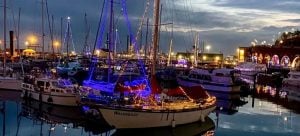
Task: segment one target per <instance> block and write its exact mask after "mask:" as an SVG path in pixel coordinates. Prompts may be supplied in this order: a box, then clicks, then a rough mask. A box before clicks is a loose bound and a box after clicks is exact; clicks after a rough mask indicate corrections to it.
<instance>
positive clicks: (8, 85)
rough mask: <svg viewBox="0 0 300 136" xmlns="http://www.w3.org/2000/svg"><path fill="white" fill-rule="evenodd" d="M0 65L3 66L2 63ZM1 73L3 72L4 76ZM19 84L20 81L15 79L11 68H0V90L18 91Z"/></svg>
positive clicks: (19, 88)
mask: <svg viewBox="0 0 300 136" xmlns="http://www.w3.org/2000/svg"><path fill="white" fill-rule="evenodd" d="M0 65H3V63H0ZM3 72H5V74H4V73H3ZM4 75H5V76H4ZM21 83H22V81H21V80H20V79H18V78H17V77H16V74H14V73H13V69H12V68H10V67H7V66H6V67H5V68H3V67H0V89H3V90H19V91H20V90H21Z"/></svg>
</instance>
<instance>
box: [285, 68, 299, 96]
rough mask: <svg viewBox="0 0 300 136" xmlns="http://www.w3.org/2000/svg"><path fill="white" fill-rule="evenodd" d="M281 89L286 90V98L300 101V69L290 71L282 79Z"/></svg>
mask: <svg viewBox="0 0 300 136" xmlns="http://www.w3.org/2000/svg"><path fill="white" fill-rule="evenodd" d="M282 90H283V91H286V92H288V95H287V97H288V100H295V101H300V71H291V72H289V74H288V78H284V79H283V81H282Z"/></svg>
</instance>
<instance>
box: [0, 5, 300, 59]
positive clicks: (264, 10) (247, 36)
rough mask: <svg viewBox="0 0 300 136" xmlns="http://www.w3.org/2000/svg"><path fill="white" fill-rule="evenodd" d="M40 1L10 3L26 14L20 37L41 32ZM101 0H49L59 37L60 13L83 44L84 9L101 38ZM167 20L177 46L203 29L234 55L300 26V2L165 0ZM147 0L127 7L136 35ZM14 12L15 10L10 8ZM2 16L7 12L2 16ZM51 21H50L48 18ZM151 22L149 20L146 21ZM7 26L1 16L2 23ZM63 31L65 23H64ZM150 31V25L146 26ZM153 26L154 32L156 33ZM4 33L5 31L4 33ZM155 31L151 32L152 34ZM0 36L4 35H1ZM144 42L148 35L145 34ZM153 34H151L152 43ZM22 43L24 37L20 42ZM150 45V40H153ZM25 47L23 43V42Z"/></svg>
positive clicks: (122, 30)
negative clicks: (256, 43)
mask: <svg viewBox="0 0 300 136" xmlns="http://www.w3.org/2000/svg"><path fill="white" fill-rule="evenodd" d="M40 2H41V0H32V1H25V0H11V1H9V2H8V5H9V7H11V8H13V9H14V12H15V13H17V9H18V8H19V7H20V8H21V9H22V14H21V29H22V31H21V34H22V35H21V36H20V38H21V41H25V40H26V34H28V33H32V32H34V33H35V34H37V35H41V34H40V33H41V3H40ZM102 2H103V1H99V0H88V1H83V0H72V2H71V3H70V0H51V1H49V0H48V7H49V12H50V15H53V16H54V19H55V22H54V24H55V28H56V29H55V32H56V37H57V38H59V37H60V31H61V30H60V18H61V17H66V16H71V17H72V30H73V38H74V43H75V45H76V46H77V48H78V50H81V49H82V45H83V43H84V36H85V35H86V33H85V31H86V30H85V23H84V14H85V13H87V17H88V23H89V25H90V26H91V32H90V37H89V43H90V44H91V45H93V43H94V39H95V37H96V31H97V26H98V20H99V16H100V13H101V7H102ZM161 2H162V6H163V10H162V23H170V22H172V21H173V23H174V24H173V30H174V39H176V42H174V49H176V50H177V51H185V50H186V49H190V47H191V46H192V45H193V37H195V34H196V33H197V32H199V33H200V37H201V40H203V41H206V42H207V43H211V44H213V47H214V48H212V51H213V52H219V51H220V50H221V51H222V52H223V53H225V55H228V54H234V53H235V52H234V51H232V50H233V49H232V48H236V47H237V46H239V45H243V46H249V45H250V42H251V41H252V40H253V39H258V40H262V41H264V40H265V41H272V39H273V38H274V37H275V36H274V35H277V34H278V32H282V31H290V30H291V28H295V29H297V28H299V27H300V21H299V20H300V12H299V8H300V2H299V1H297V0H284V1H282V0H263V1H262V0H247V1H245V0H243V1H242V0H210V1H207V0H187V1H183V0H164V1H161ZM145 6H146V1H141V0H127V9H128V15H129V19H130V23H131V26H132V29H131V31H132V33H133V35H135V34H136V32H137V28H138V26H139V24H140V19H141V17H142V15H143V13H144V11H145ZM152 7H153V3H152V1H151V3H150V7H149V10H148V12H147V14H146V15H147V18H149V19H150V25H152V24H153V22H152V15H153V9H152ZM122 8H123V7H122V6H121V5H120V4H119V3H118V2H116V3H115V9H114V13H115V16H116V18H117V20H119V21H118V23H117V26H116V27H117V28H118V29H119V36H120V42H121V43H122V45H121V46H122V47H120V49H121V48H122V49H123V50H124V49H125V47H126V36H127V35H128V34H129V31H128V28H127V23H128V22H126V21H125V20H124V17H123V14H122ZM10 14H11V13H10ZM0 18H2V14H1V15H0ZM8 22H9V23H8V24H9V25H8V28H9V29H12V27H13V26H12V25H11V24H13V23H12V22H13V21H12V18H11V16H9V21H8ZM46 22H47V21H46ZM145 23H146V22H144V24H145ZM0 25H1V26H2V25H3V23H2V21H1V22H0ZM63 25H64V26H63V27H64V28H63V32H64V31H65V26H66V22H64V23H63ZM171 29H172V25H166V26H163V27H162V28H161V30H162V34H161V36H162V38H161V49H162V50H163V51H164V52H166V51H167V50H168V47H167V46H168V43H169V39H170V31H171ZM45 31H46V39H47V42H46V43H47V44H48V43H49V42H48V41H49V29H48V24H45ZM106 31H107V29H106ZM142 31H143V35H144V36H145V35H146V34H145V31H146V26H143V30H142ZM151 31H152V27H151V26H150V28H149V32H150V33H151ZM0 36H1V37H3V36H2V33H1V34H0ZM149 36H151V35H149ZM0 39H1V38H0ZM143 40H144V41H145V37H143ZM149 41H151V38H149V37H148V42H149ZM21 43H23V42H21ZM149 44H150V42H149ZM21 47H24V46H23V45H21Z"/></svg>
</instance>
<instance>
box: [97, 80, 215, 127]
mask: <svg viewBox="0 0 300 136" xmlns="http://www.w3.org/2000/svg"><path fill="white" fill-rule="evenodd" d="M159 75H161V74H159ZM162 77H163V78H165V76H162ZM154 78H155V77H154ZM160 81H161V82H160V84H158V83H157V82H155V80H153V81H151V86H152V87H151V92H152V93H151V95H150V96H149V97H143V96H142V92H141V91H140V90H139V91H137V92H132V91H130V93H128V96H126V95H125V97H124V100H125V102H124V103H125V104H124V103H122V104H120V103H118V104H111V105H101V106H99V111H100V112H101V114H102V116H103V118H104V119H105V120H106V121H107V123H108V124H110V125H111V126H114V127H116V128H118V129H122V128H153V127H166V126H172V127H175V126H176V125H181V124H188V123H192V122H197V121H205V117H207V116H208V114H209V113H211V112H212V111H214V110H215V108H216V98H215V97H212V96H210V95H209V94H208V93H207V92H206V91H205V90H204V89H203V88H202V87H201V86H197V87H191V88H189V89H190V90H188V89H185V88H183V87H180V86H178V84H176V83H177V81H176V79H175V78H174V77H173V79H171V78H168V79H167V78H165V79H162V78H160ZM161 83H163V85H162V84H161ZM158 85H162V86H163V87H164V88H163V89H162V88H160V87H158ZM126 92H127V91H126ZM126 92H125V94H126ZM133 94H134V95H133ZM196 94H201V95H198V96H196ZM123 95H124V94H123ZM179 96H180V97H179ZM121 99H122V97H121ZM130 100H131V102H132V101H133V103H130Z"/></svg>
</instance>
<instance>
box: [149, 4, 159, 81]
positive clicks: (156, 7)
mask: <svg viewBox="0 0 300 136" xmlns="http://www.w3.org/2000/svg"><path fill="white" fill-rule="evenodd" d="M159 5H160V0H154V12H153V14H154V15H153V20H154V33H153V59H152V69H151V74H152V77H153V76H154V75H155V66H156V51H157V45H158V23H159Z"/></svg>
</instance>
